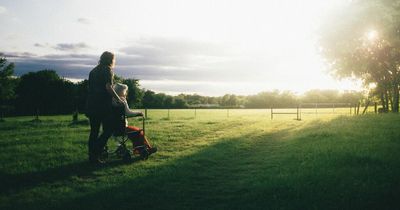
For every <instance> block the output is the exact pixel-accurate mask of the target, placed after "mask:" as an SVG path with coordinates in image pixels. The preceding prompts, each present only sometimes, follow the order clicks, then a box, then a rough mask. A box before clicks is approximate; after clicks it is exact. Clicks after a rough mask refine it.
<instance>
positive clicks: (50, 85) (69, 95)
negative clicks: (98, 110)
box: [16, 70, 74, 119]
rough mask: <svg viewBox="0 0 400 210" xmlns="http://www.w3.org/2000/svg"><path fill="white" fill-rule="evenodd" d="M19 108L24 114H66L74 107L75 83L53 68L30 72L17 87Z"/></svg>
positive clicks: (23, 76) (21, 79) (22, 77)
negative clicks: (65, 78) (58, 73)
mask: <svg viewBox="0 0 400 210" xmlns="http://www.w3.org/2000/svg"><path fill="white" fill-rule="evenodd" d="M16 93H17V95H18V97H17V109H18V110H19V112H20V113H22V114H32V113H34V114H35V115H36V118H37V119H38V118H39V114H62V113H64V114H66V113H71V111H72V110H73V109H74V106H73V104H74V85H73V84H72V83H71V82H68V81H65V80H64V79H62V78H60V77H59V76H58V75H57V73H56V72H55V71H53V70H42V71H38V72H29V73H27V74H24V75H22V76H21V78H20V83H19V85H18V87H17V88H16Z"/></svg>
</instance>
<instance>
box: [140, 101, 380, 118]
mask: <svg viewBox="0 0 400 210" xmlns="http://www.w3.org/2000/svg"><path fill="white" fill-rule="evenodd" d="M367 105H368V104H367ZM360 108H361V105H360V104H349V103H303V104H299V105H298V106H296V107H291V108H274V107H270V108H269V109H241V108H236V109H234V108H227V109H221V108H219V109H203V108H202V109H196V108H193V109H144V110H143V112H144V113H145V116H146V118H152V119H156V118H157V119H196V118H197V119H200V118H207V117H213V118H214V117H220V118H229V117H245V116H252V117H256V116H260V117H261V116H264V117H268V118H270V119H271V120H273V119H275V118H276V119H280V118H279V117H278V116H286V117H284V118H287V117H288V116H294V117H293V118H294V119H296V120H301V119H302V117H306V116H307V117H310V116H324V115H357V114H360V112H361V114H363V113H367V112H374V113H377V104H375V106H372V109H371V106H365V107H364V108H361V109H360ZM282 118H283V117H282Z"/></svg>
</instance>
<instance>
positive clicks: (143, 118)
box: [142, 115, 146, 136]
mask: <svg viewBox="0 0 400 210" xmlns="http://www.w3.org/2000/svg"><path fill="white" fill-rule="evenodd" d="M145 125H146V118H145V117H144V115H142V130H143V136H145V130H146V129H145Z"/></svg>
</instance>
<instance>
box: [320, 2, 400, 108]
mask: <svg viewBox="0 0 400 210" xmlns="http://www.w3.org/2000/svg"><path fill="white" fill-rule="evenodd" d="M399 9H400V1H399V0H395V1H391V0H363V1H360V0H358V1H352V2H351V3H349V4H348V5H347V6H346V8H345V9H343V10H342V12H341V13H340V14H338V15H336V16H331V17H330V19H329V20H327V21H326V22H325V24H324V27H322V28H321V34H322V36H321V40H320V42H321V45H322V53H323V54H324V56H325V58H326V59H327V61H328V62H329V65H330V69H331V71H332V72H333V73H334V74H335V75H337V76H338V77H341V78H344V77H357V78H360V79H362V80H363V82H364V84H365V86H366V87H369V86H370V85H371V84H374V85H375V86H376V88H375V91H374V92H375V94H377V95H378V96H379V97H378V98H379V99H380V101H381V103H382V105H383V107H384V108H385V109H389V104H390V108H391V110H392V111H393V112H398V111H399V83H400V79H399V77H400V36H399V34H400V18H399V17H400V10H399Z"/></svg>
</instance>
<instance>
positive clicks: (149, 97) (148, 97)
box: [142, 90, 155, 109]
mask: <svg viewBox="0 0 400 210" xmlns="http://www.w3.org/2000/svg"><path fill="white" fill-rule="evenodd" d="M154 95H155V92H153V91H151V90H146V91H145V92H144V95H143V99H142V104H143V106H144V108H146V109H147V108H154Z"/></svg>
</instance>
